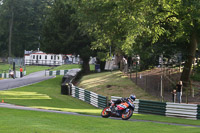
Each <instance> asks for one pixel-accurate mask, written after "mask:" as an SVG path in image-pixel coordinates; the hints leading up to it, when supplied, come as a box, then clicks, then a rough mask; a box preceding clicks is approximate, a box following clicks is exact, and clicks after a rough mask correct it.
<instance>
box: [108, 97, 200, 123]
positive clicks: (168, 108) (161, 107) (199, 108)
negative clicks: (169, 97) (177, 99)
mask: <svg viewBox="0 0 200 133" xmlns="http://www.w3.org/2000/svg"><path fill="white" fill-rule="evenodd" d="M120 98H121V97H116V96H111V99H112V100H116V99H120ZM137 110H138V113H146V114H157V115H165V116H170V117H182V118H187V119H195V120H196V119H200V105H197V104H184V103H181V104H179V103H170V102H166V103H165V102H156V101H147V100H139V99H136V101H135V112H136V111H137Z"/></svg>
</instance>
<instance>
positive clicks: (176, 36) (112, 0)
mask: <svg viewBox="0 0 200 133" xmlns="http://www.w3.org/2000/svg"><path fill="white" fill-rule="evenodd" d="M17 6H18V8H17ZM0 14H1V16H0V23H1V27H0V47H1V50H0V52H1V54H4V55H6V54H7V55H9V56H10V55H11V54H12V55H14V56H22V51H23V50H24V49H27V50H29V49H34V48H35V49H36V48H37V47H38V45H39V44H41V48H42V49H43V50H44V51H46V52H54V53H65V54H68V53H72V54H79V55H80V57H81V58H82V59H83V60H84V64H85V65H83V66H84V69H85V70H86V71H88V70H89V67H88V62H89V56H90V55H96V56H97V57H99V58H100V59H101V60H103V59H105V58H106V57H109V56H110V55H109V53H110V49H111V50H112V51H111V52H112V54H115V55H118V56H120V55H126V56H130V57H131V56H134V55H139V56H140V60H141V61H140V62H141V66H142V68H143V69H147V68H148V67H150V66H155V65H156V64H157V63H158V57H159V56H160V55H163V56H164V57H167V58H171V57H172V56H173V55H174V54H176V53H181V55H182V61H185V65H184V70H183V72H182V77H181V80H183V81H184V82H188V81H189V77H190V73H191V69H192V62H193V60H194V57H195V56H196V51H197V50H198V47H199V45H198V42H199V34H198V33H199V30H200V25H199V24H200V1H198V0H158V1H155V0H48V1H47V0H21V1H17V0H1V4H0ZM38 37H40V39H38ZM10 49H11V50H13V52H11V53H9V51H10Z"/></svg>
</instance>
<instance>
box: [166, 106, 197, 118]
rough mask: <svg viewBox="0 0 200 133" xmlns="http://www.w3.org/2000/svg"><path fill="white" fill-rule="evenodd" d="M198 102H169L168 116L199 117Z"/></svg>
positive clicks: (167, 107)
mask: <svg viewBox="0 0 200 133" xmlns="http://www.w3.org/2000/svg"><path fill="white" fill-rule="evenodd" d="M197 106H198V105H197V104H178V103H169V102H167V106H166V116H175V117H184V118H190V119H197V111H198V110H197V108H198V107H197Z"/></svg>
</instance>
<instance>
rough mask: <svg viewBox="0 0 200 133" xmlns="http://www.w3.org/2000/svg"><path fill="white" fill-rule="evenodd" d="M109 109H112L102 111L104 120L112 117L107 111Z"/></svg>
mask: <svg viewBox="0 0 200 133" xmlns="http://www.w3.org/2000/svg"><path fill="white" fill-rule="evenodd" d="M108 108H110V107H105V108H104V109H103V110H102V112H101V116H102V117H103V118H108V117H110V116H111V112H108V111H106V109H108Z"/></svg>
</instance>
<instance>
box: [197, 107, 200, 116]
mask: <svg viewBox="0 0 200 133" xmlns="http://www.w3.org/2000/svg"><path fill="white" fill-rule="evenodd" d="M197 107H198V108H197V119H200V105H198V106H197Z"/></svg>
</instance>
